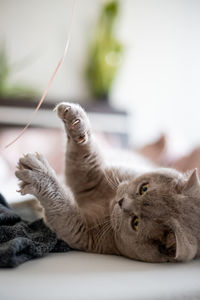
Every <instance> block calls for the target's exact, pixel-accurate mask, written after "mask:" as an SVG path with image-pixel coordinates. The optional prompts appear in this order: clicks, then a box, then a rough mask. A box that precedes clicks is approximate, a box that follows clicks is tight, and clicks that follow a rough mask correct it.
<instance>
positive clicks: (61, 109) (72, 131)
mask: <svg viewBox="0 0 200 300" xmlns="http://www.w3.org/2000/svg"><path fill="white" fill-rule="evenodd" d="M55 110H56V111H57V114H58V116H59V118H60V119H61V120H62V121H63V122H64V123H65V127H66V131H67V134H68V137H69V138H72V139H73V141H74V142H76V143H77V144H85V143H86V142H87V141H88V137H89V134H90V123H89V120H88V117H87V115H86V113H85V111H84V110H83V109H82V107H81V106H80V105H78V104H73V103H68V102H62V103H60V104H58V105H57V106H56V108H55Z"/></svg>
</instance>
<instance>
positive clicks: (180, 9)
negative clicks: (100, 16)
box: [113, 0, 200, 150]
mask: <svg viewBox="0 0 200 300" xmlns="http://www.w3.org/2000/svg"><path fill="white" fill-rule="evenodd" d="M123 3H124V7H123V19H122V21H121V35H122V37H124V40H125V43H126V45H127V49H126V56H125V61H124V64H123V67H122V69H121V72H120V73H119V76H118V79H117V81H116V83H115V86H114V90H113V99H115V101H116V99H118V103H119V105H124V104H126V105H127V106H129V105H130V107H132V109H133V111H134V112H135V113H134V118H133V122H134V125H135V126H134V127H133V130H134V134H133V137H134V141H135V142H136V143H141V144H142V143H144V142H146V141H147V140H148V139H149V140H151V139H152V138H153V137H156V136H157V135H158V134H159V132H169V133H173V135H174V136H176V137H177V139H178V140H177V143H178V145H177V146H179V147H182V146H183V145H185V146H187V148H190V147H192V146H193V145H194V144H198V143H199V144H200V133H199V127H200V117H199V111H200V104H199V103H200V89H199V87H200V1H198V0H138V1H123ZM181 137H182V139H181ZM180 150H181V149H180Z"/></svg>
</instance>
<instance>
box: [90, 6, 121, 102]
mask: <svg viewBox="0 0 200 300" xmlns="http://www.w3.org/2000/svg"><path fill="white" fill-rule="evenodd" d="M118 12H119V1H118V0H110V1H106V2H105V4H104V5H103V7H102V10H101V14H100V17H99V21H98V23H97V27H96V31H95V35H94V40H93V42H92V45H91V49H90V51H89V62H88V66H87V78H88V82H89V85H90V89H91V93H92V95H93V96H94V97H95V98H101V99H106V98H107V97H108V95H109V91H110V88H111V86H112V83H113V80H114V78H115V74H116V71H117V69H118V67H119V64H120V61H121V54H122V50H123V49H122V44H121V43H120V42H119V41H118V39H117V38H116V37H115V34H114V25H115V21H116V19H117V16H118Z"/></svg>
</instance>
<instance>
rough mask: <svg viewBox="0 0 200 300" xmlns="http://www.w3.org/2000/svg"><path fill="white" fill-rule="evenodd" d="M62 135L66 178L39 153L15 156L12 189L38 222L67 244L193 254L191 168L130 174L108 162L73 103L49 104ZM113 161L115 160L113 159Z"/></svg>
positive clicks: (183, 256)
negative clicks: (33, 206)
mask: <svg viewBox="0 0 200 300" xmlns="http://www.w3.org/2000/svg"><path fill="white" fill-rule="evenodd" d="M55 110H56V111H57V114H58V117H59V118H60V119H61V120H62V121H63V123H64V127H65V130H66V135H67V149H66V157H65V178H66V184H65V185H64V184H62V183H61V182H60V181H59V179H58V178H57V176H56V173H55V171H54V170H53V169H52V168H51V166H50V165H49V163H48V161H47V160H46V159H45V157H44V156H42V155H41V154H38V153H36V154H30V153H28V154H26V155H24V156H23V157H22V158H20V159H19V162H18V166H17V171H16V176H17V177H18V179H19V180H20V183H19V185H20V192H21V194H22V195H24V194H32V195H34V196H35V197H36V198H37V199H38V200H39V201H40V203H41V205H42V207H43V208H44V214H45V222H46V224H47V225H48V226H49V227H50V228H51V229H52V230H53V231H54V232H56V234H57V236H58V237H59V238H61V239H62V240H64V241H66V242H67V243H68V244H69V245H70V246H71V247H72V248H74V249H78V250H83V251H87V252H93V253H103V254H115V255H123V256H126V257H128V258H131V259H135V260H140V261H145V262H176V261H188V260H191V259H193V258H196V257H199V256H200V183H199V178H198V173H197V170H196V169H195V170H194V171H190V172H188V173H181V172H178V171H176V170H174V169H169V168H163V169H156V170H153V171H152V172H147V173H143V174H138V173H137V172H135V171H134V166H132V168H129V169H123V168H118V167H109V166H107V165H106V164H105V162H104V160H103V157H102V155H101V151H100V149H98V147H97V143H96V142H95V140H94V137H93V134H92V131H91V127H90V122H89V119H88V117H87V115H86V113H85V111H84V110H83V109H82V108H81V106H79V105H78V104H73V103H66V102H62V103H60V104H58V105H57V107H56V109H55ZM119 160H120V158H119Z"/></svg>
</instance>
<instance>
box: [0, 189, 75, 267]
mask: <svg viewBox="0 0 200 300" xmlns="http://www.w3.org/2000/svg"><path fill="white" fill-rule="evenodd" d="M70 250H72V249H71V248H70V247H69V246H68V245H67V244H66V243H65V242H64V241H62V240H58V239H57V237H56V234H55V233H54V232H52V231H51V230H50V229H49V228H48V227H47V226H46V225H45V224H44V222H43V220H42V219H39V220H36V221H34V222H28V221H25V220H22V219H21V217H20V216H19V215H18V214H17V213H16V212H14V211H13V210H12V209H11V208H10V207H9V205H8V203H7V202H6V200H5V199H4V198H3V196H2V195H1V194H0V267H3V268H13V267H16V266H18V265H20V264H22V263H24V262H25V261H27V260H30V259H34V258H38V257H42V256H44V255H47V254H48V253H50V252H67V251H70Z"/></svg>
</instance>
